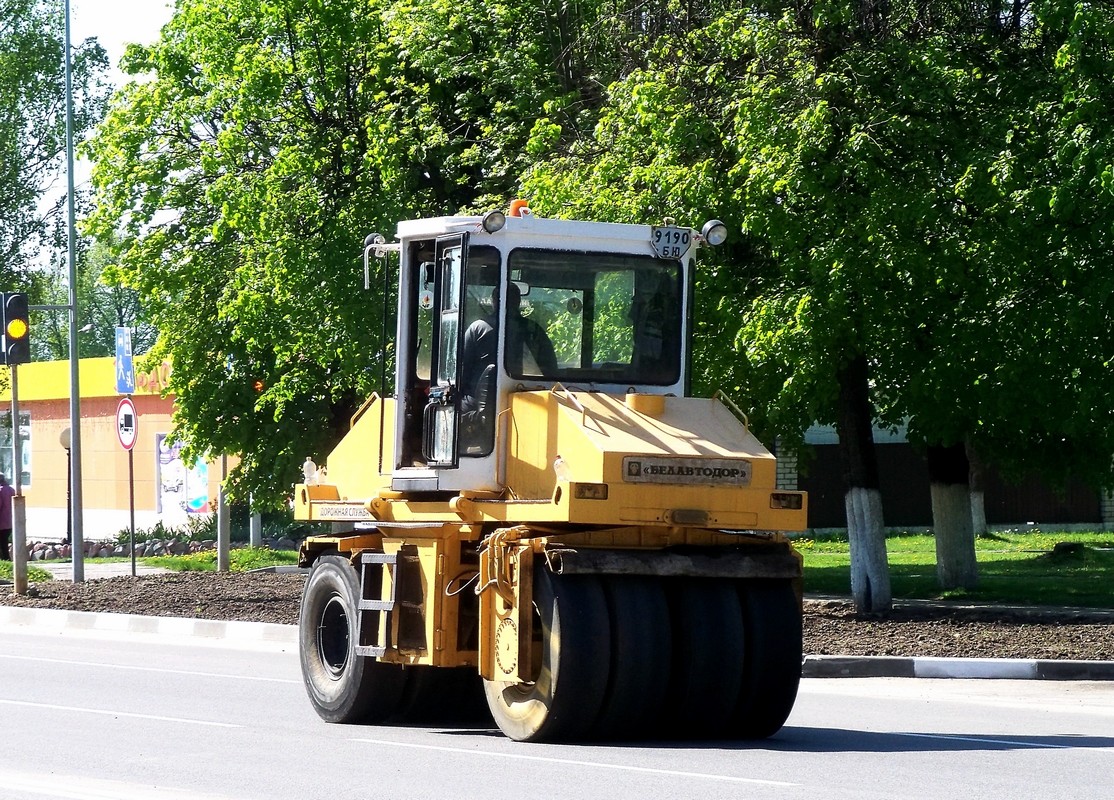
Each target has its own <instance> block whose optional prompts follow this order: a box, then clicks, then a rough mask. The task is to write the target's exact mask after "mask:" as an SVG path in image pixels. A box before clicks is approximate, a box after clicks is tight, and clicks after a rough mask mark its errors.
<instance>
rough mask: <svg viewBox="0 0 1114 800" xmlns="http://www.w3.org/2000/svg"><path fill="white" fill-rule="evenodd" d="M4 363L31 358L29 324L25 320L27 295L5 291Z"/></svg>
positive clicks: (17, 362)
mask: <svg viewBox="0 0 1114 800" xmlns="http://www.w3.org/2000/svg"><path fill="white" fill-rule="evenodd" d="M3 297H4V363H5V364H26V363H27V362H28V361H30V360H31V341H30V339H31V335H30V334H31V325H30V323H29V322H28V320H27V295H26V294H25V293H23V292H5V293H4V295H3Z"/></svg>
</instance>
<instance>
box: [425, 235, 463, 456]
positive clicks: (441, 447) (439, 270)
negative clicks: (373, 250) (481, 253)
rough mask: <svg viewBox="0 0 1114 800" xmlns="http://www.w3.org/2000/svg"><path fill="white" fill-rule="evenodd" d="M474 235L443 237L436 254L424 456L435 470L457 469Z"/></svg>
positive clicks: (436, 247) (437, 245)
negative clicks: (462, 355)
mask: <svg viewBox="0 0 1114 800" xmlns="http://www.w3.org/2000/svg"><path fill="white" fill-rule="evenodd" d="M467 253H468V234H460V235H456V236H443V237H441V238H439V239H438V240H437V242H436V246H435V250H434V269H435V270H436V277H435V283H434V293H435V306H434V325H435V326H436V328H437V330H436V331H435V332H434V337H435V338H434V352H433V366H434V369H433V374H432V376H431V379H432V380H431V382H430V389H429V403H428V404H427V405H426V407H425V413H424V415H423V424H422V427H423V443H422V450H423V453H422V454H423V456H425V459H426V463H427V464H428V465H429V466H431V467H440V468H454V467H456V466H457V463H458V460H457V437H458V427H459V424H458V422H459V420H458V417H459V405H460V397H459V395H460V391H459V385H460V378H459V368H460V367H459V365H460V348H461V336H462V334H463V331H462V330H461V321H462V318H463V314H462V311H463V306H464V277H465V275H466V270H467V264H466V261H467Z"/></svg>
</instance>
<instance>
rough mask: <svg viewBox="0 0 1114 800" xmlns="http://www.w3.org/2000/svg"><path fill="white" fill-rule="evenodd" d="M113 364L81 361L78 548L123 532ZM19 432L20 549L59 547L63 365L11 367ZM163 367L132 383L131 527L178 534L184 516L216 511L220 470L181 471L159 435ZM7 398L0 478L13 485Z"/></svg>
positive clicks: (123, 478) (126, 496)
mask: <svg viewBox="0 0 1114 800" xmlns="http://www.w3.org/2000/svg"><path fill="white" fill-rule="evenodd" d="M114 369H115V359H113V358H88V359H82V360H81V362H80V365H79V370H80V372H79V385H80V389H81V398H80V412H81V456H82V461H81V473H82V481H81V482H82V506H83V514H82V527H83V536H84V538H85V540H86V541H101V540H109V539H115V538H116V536H117V535H118V534H119V533H120V532H121V531H126V530H127V529H128V527H129V501H130V498H131V490H130V489H129V480H128V471H129V470H128V452H127V451H126V450H125V449H124V448H123V446H122V445H121V443H120V438H119V431H118V429H117V422H116V420H117V407H118V405H119V403H120V399H121V397H122V396H121V395H119V394H117V392H116V376H115V372H114ZM18 370H19V374H18V383H19V398H18V400H19V416H20V421H19V425H18V426H16V430H17V431H18V435H19V436H20V438H21V440H22V451H23V452H22V464H21V482H22V490H23V494H24V496H25V497H26V498H27V500H26V507H27V540H28V541H61V540H63V539H65V538H67V536H68V533H69V528H68V520H69V514H68V511H67V509H68V508H69V503H70V497H71V496H72V493H71V492H70V483H69V474H70V473H69V468H68V464H69V459H70V457H71V454H70V451H69V449H68V448H67V446H66V445H67V443H68V438H67V437H68V435H69V429H70V366H69V362H68V361H50V362H39V363H33V364H24V365H22V366H20V367H18ZM170 371H171V365H170V362H165V361H164V362H163V363H162V364H160V365H159V367H158V368H156V369H154V370H151V371H149V372H146V373H140V374H138V375H137V376H136V391H135V393H134V394H133V395H132V402H133V403H134V405H135V410H136V416H137V417H138V419H137V429H136V438H135V445H134V447H133V449H132V455H131V457H132V468H133V473H134V481H133V484H132V485H134V502H135V524H136V528H139V529H142V528H148V527H151V526H152V525H154V524H155V523H156V522H159V521H161V522H163V524H164V525H167V526H178V525H181V524H183V523H185V522H187V521H188V520H189V518H190V517H191V516H192V515H201V514H210V513H213V512H214V511H215V510H216V497H217V491H218V489H219V484H220V478H221V476H220V472H219V467H217V466H216V465H212V464H208V463H205V462H195V463H191V464H185V463H183V461H182V458H181V456H180V448H179V447H177V446H174V445H171V444H170V443H169V442H168V440H167V437H168V434H169V433H170V430H171V417H172V415H173V411H174V399H173V396H166V397H163V396H162V391H163V389H164V388H165V387H166V385H167V379H168V378H169V377H170ZM11 400H12V396H11V389H10V388H8V389H7V390H6V391H5V392H3V393H2V394H0V408H2V411H0V472H3V473H4V475H5V476H7V478H8V480H9V482H11V483H12V484H14V483H15V477H14V469H13V467H14V465H13V448H12V436H13V426H12V415H11Z"/></svg>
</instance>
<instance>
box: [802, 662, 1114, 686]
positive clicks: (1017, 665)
mask: <svg viewBox="0 0 1114 800" xmlns="http://www.w3.org/2000/svg"><path fill="white" fill-rule="evenodd" d="M801 676H802V677H804V678H987V679H1000V680H1058V681H1112V680H1114V661H1055V660H1047V659H1022V658H931V657H918V658H903V657H900V656H806V657H805V660H804V664H803V666H802V669H801Z"/></svg>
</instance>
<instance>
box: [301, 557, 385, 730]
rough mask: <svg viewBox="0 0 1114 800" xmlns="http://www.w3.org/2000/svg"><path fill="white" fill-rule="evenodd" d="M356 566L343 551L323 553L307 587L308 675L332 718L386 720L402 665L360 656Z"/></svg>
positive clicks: (317, 704) (312, 692) (323, 712)
mask: <svg viewBox="0 0 1114 800" xmlns="http://www.w3.org/2000/svg"><path fill="white" fill-rule="evenodd" d="M359 596H360V587H359V581H358V579H357V576H356V570H355V569H353V567H352V565H351V564H350V563H349V562H348V559H346V558H343V557H342V556H340V555H337V554H331V555H324V556H321V557H320V558H319V559H318V560H317V561H316V562H315V563H314V565H313V571H312V572H310V575H309V578H308V580H307V581H306V586H305V589H304V590H303V591H302V605H301V612H300V614H299V630H298V651H299V656H300V659H301V663H302V680H303V681H304V683H305V685H306V692H307V693H308V694H309V699H310V701H311V702H312V703H313V707H314V709H315V710H316V711H317V713H318V714H319V715H320V716H321V718H322V719H324V720H325V721H327V722H341V723H345V722H382V721H384V720H385V719H386V718H387V717H389V716H390V715H391V713H392V712H393V711H394V710H395V708H396V706H397V705H398V703H399V700H400V698H401V696H402V689H403V686H404V683H405V679H404V676H403V673H402V668H401V667H398V666H395V665H393V664H382V663H379V662H378V661H375V660H373V659H371V658H368V657H364V656H357V655H356V633H357V630H356V614H357V610H356V605H357V602H358V598H359Z"/></svg>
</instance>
